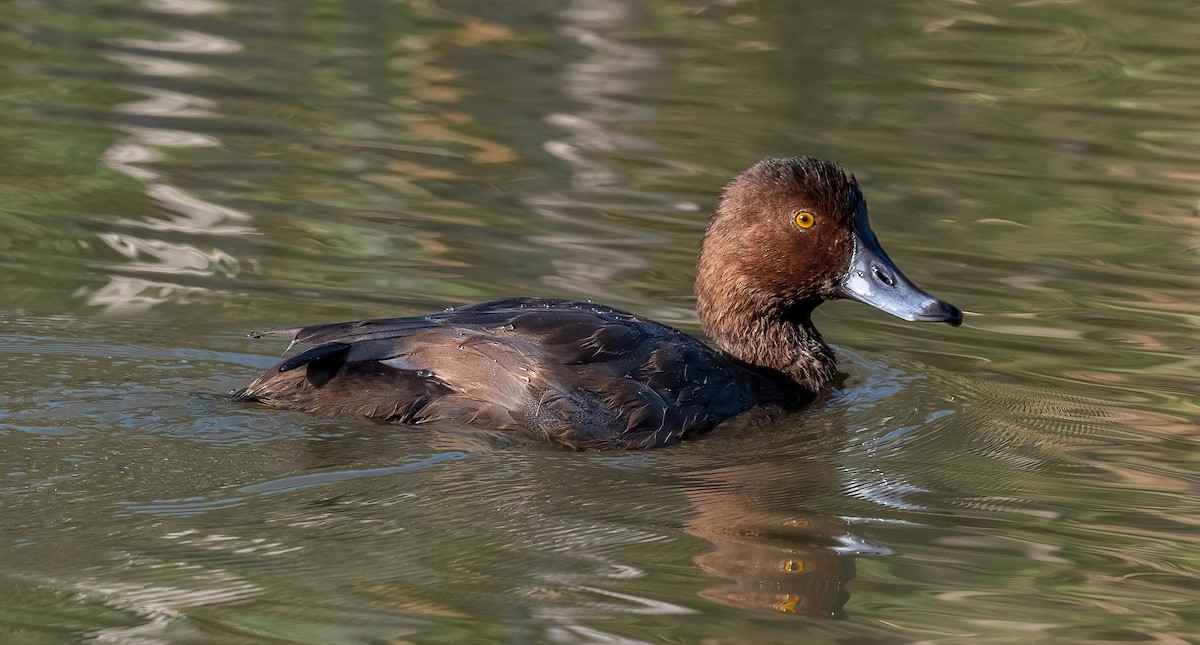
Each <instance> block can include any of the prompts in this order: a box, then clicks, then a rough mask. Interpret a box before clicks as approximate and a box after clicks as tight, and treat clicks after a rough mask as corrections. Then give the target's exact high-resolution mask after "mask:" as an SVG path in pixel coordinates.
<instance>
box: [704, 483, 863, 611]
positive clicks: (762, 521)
mask: <svg viewBox="0 0 1200 645" xmlns="http://www.w3.org/2000/svg"><path fill="white" fill-rule="evenodd" d="M698 508H699V510H700V512H701V515H700V517H698V518H696V519H694V520H693V521H691V522H689V527H688V532H689V533H691V534H693V535H696V536H698V537H702V538H704V539H705V540H707V541H708V542H710V543H712V545H713V550H712V551H711V552H709V553H705V554H703V555H700V556H697V558H696V564H698V565H699V566H700V568H702V569H704V570H705V571H707V572H709V573H712V574H714V575H717V576H719V577H721V578H724V579H726V580H728V581H729V582H728V583H726V584H721V585H717V586H713V587H710V588H708V589H706V590H704V591H702V592H700V595H702V596H704V597H705V598H708V599H709V600H714V601H716V602H719V603H722V604H726V605H733V606H735V607H746V608H749V609H760V610H762V609H766V610H775V611H781V612H784V613H790V614H800V615H803V616H812V617H820V616H839V615H841V614H842V609H843V606H844V605H845V604H846V601H847V600H849V599H850V594H849V593H848V592H847V591H846V583H848V582H850V580H851V579H853V578H854V555H855V554H856V553H858V552H859V551H861V550H862V549H863V548H864V545H866V543H865V542H863V541H862V540H861V539H860V538H858V537H856V536H855V535H854V533H853V528H852V527H851V525H850V523H849V522H847V521H846V520H844V519H842V518H840V517H835V516H830V515H819V514H815V513H812V514H803V515H794V516H791V517H786V518H782V517H775V516H773V515H770V514H766V513H763V514H760V515H751V514H749V513H742V515H743V517H740V518H738V521H737V523H736V524H732V525H729V524H725V525H714V524H713V520H714V519H716V518H715V517H712V516H711V509H707V508H705V507H704V506H698ZM722 519H725V520H728V519H729V518H722ZM866 547H867V548H871V547H869V545H866ZM872 550H874V551H876V552H880V553H886V552H887V551H886V550H884V549H880V548H878V547H874V548H873V549H872Z"/></svg>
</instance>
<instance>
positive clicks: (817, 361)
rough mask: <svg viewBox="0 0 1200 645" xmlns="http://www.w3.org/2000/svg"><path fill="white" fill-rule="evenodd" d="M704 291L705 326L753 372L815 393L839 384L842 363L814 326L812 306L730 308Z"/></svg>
mask: <svg viewBox="0 0 1200 645" xmlns="http://www.w3.org/2000/svg"><path fill="white" fill-rule="evenodd" d="M700 287H701V285H699V284H698V285H697V303H696V311H697V313H698V314H699V315H700V322H701V324H702V325H703V326H704V332H705V333H706V334H708V336H709V338H711V339H712V340H713V341H714V342H715V343H716V344H717V346H719V347H720V348H721V349H722V350H724V351H725V353H727V354H729V355H730V356H732V357H733V358H735V359H737V360H739V361H741V362H743V363H746V364H748V365H750V366H751V367H755V368H760V369H765V370H768V371H771V372H776V373H781V374H783V375H784V376H786V377H787V378H788V379H789V380H791V381H793V382H794V383H795V384H796V385H797V386H799V387H800V388H801V389H803V390H805V391H807V392H810V393H815V392H818V391H820V390H821V389H822V388H824V387H825V386H826V385H828V384H829V383H831V382H832V381H833V379H834V377H835V376H836V375H837V359H836V358H835V357H834V354H833V350H832V349H831V348H830V347H829V345H826V344H825V341H823V340H822V339H821V334H820V332H818V331H817V328H816V327H814V326H813V324H812V318H811V315H812V307H797V306H791V307H788V306H786V304H784V303H779V302H772V299H771V298H765V297H764V298H754V297H749V298H743V299H742V300H740V301H739V302H738V303H737V304H729V302H728V300H727V299H723V298H717V297H714V296H715V295H716V294H714V293H712V291H710V290H705V289H702V288H700ZM742 295H743V296H745V295H746V294H742Z"/></svg>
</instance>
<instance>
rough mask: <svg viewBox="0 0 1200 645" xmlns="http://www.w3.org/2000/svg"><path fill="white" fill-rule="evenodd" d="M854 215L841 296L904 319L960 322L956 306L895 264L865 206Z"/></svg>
mask: <svg viewBox="0 0 1200 645" xmlns="http://www.w3.org/2000/svg"><path fill="white" fill-rule="evenodd" d="M855 219H856V220H858V221H857V222H856V223H857V224H858V226H857V229H858V230H857V231H856V232H855V236H854V257H853V259H852V260H851V262H850V270H849V271H847V272H846V277H844V278H842V281H841V284H840V285H839V287H838V294H839V295H840V296H842V297H843V298H849V299H851V300H857V301H859V302H864V303H866V304H868V305H871V306H872V307H875V308H876V309H882V310H883V311H886V312H888V313H889V314H892V315H893V316H896V317H898V318H903V319H904V320H911V321H920V322H945V323H950V324H951V325H954V326H955V327H957V326H959V325H961V324H962V312H961V311H959V309H958V307H955V306H954V305H952V304H950V303H948V302H946V301H944V300H939V299H937V298H935V297H933V296H931V295H929V294H928V293H926V292H925V291H924V290H923V289H921V288H920V287H918V286H917V285H915V284H913V283H912V281H911V280H909V279H908V278H907V277H905V275H904V274H903V273H901V272H900V269H898V268H896V264H895V263H894V262H892V259H891V258H889V257H888V256H887V253H885V252H884V251H883V247H882V246H880V245H879V240H878V239H876V237H875V233H874V232H872V231H871V228H870V226H869V225H868V224H867V218H866V209H865V208H860V209H859V213H858V215H857V216H856V217H855Z"/></svg>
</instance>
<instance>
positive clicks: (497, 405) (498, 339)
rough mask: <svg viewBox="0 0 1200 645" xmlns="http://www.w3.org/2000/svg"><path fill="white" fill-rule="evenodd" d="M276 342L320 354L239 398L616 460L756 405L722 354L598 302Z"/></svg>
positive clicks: (447, 315) (476, 308)
mask: <svg viewBox="0 0 1200 645" xmlns="http://www.w3.org/2000/svg"><path fill="white" fill-rule="evenodd" d="M268 333H270V334H273V335H282V336H285V337H289V338H292V339H293V341H294V342H301V343H304V344H306V345H311V346H312V347H311V348H310V349H307V350H306V351H304V352H301V353H300V354H297V355H295V356H293V357H291V358H289V359H286V360H284V361H282V362H281V363H279V364H278V365H277V366H276V367H275V368H273V369H272V370H270V371H268V372H267V374H264V375H263V376H262V377H260V378H259V379H258V380H256V381H255V382H254V383H251V384H250V385H249V386H248V387H247V388H246V389H244V390H242V391H241V392H238V393H236V394H235V395H234V398H236V399H239V400H256V401H260V402H263V403H267V404H269V405H275V406H277V407H286V408H292V409H302V410H309V411H316V412H324V413H352V414H364V415H367V416H373V417H381V418H385V419H388V420H393V421H403V422H417V423H419V422H422V421H429V420H434V419H453V420H457V421H461V422H466V423H477V424H482V425H487V426H491V427H498V428H505V429H517V428H524V429H528V430H530V431H532V432H533V433H535V434H536V435H538V436H540V437H542V438H545V439H550V440H554V441H558V442H561V443H565V444H567V445H571V446H588V445H597V446H606V447H648V446H652V445H661V444H663V443H667V442H669V441H672V440H675V439H678V438H679V437H680V436H682V435H684V434H685V433H688V432H693V431H702V430H706V429H708V428H710V427H711V426H713V425H715V424H716V423H717V422H719V421H721V420H723V419H725V418H727V417H729V416H732V415H734V414H737V413H738V412H741V411H743V410H745V409H747V408H748V407H750V405H751V404H752V403H753V401H754V400H755V399H754V397H753V393H752V392H751V391H750V388H751V387H752V383H753V377H751V376H750V375H749V372H747V371H746V370H743V369H742V368H740V367H738V366H737V365H734V364H732V363H731V362H730V361H729V359H727V358H726V357H724V355H722V354H720V353H719V352H716V351H714V350H712V349H711V348H709V347H707V346H706V345H704V344H703V343H700V342H699V341H697V340H695V339H693V338H691V337H689V336H687V335H685V334H683V333H681V332H679V331H676V330H674V329H672V328H670V327H667V326H665V325H661V324H658V323H655V322H652V321H647V320H643V319H641V318H638V317H637V316H634V315H632V314H629V313H626V312H623V311H620V310H616V309H612V308H609V307H602V306H598V305H593V304H590V303H581V302H573V301H563V300H542V299H535V298H520V299H505V300H493V301H489V302H483V303H479V304H475V305H468V306H466V307H460V308H457V309H450V310H447V311H444V312H440V313H436V314H430V315H428V316H423V317H419V318H393V319H382V320H365V321H360V322H352V323H336V324H329V325H314V326H311V327H301V328H294V329H280V330H272V331H271V332H268ZM301 368H304V369H301Z"/></svg>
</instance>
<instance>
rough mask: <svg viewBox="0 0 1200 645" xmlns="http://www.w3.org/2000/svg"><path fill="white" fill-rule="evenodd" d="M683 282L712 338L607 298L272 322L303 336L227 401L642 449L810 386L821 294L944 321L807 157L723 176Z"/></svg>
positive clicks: (829, 360)
mask: <svg viewBox="0 0 1200 645" xmlns="http://www.w3.org/2000/svg"><path fill="white" fill-rule="evenodd" d="M696 295H697V311H698V313H699V315H700V320H701V323H702V324H703V325H704V329H705V331H706V332H707V333H708V335H709V336H710V337H712V339H713V340H714V341H715V342H716V344H717V345H718V346H719V347H720V350H717V349H713V348H710V347H708V346H707V345H705V344H703V343H701V342H700V341H698V340H696V339H694V338H691V337H690V336H687V335H685V334H683V333H682V332H679V331H676V330H675V329H672V328H670V327H667V326H665V325H662V324H659V323H656V322H653V321H650V320H646V319H643V318H641V317H638V316H635V315H632V314H629V313H626V312H623V311H619V310H616V309H612V308H609V307H604V306H599V305H594V304H591V303H586V302H571V301H564V300H544V299H538V298H510V299H504V300H493V301H489V302H483V303H479V304H474V305H467V306H464V307H458V308H456V309H449V310H446V311H444V312H441V313H437V314H430V315H428V316H423V317H416V318H392V319H384V320H367V321H359V322H349V323H335V324H328V325H315V326H311V327H300V328H290V329H279V330H273V332H270V333H275V334H279V335H284V336H287V337H290V338H292V339H294V340H295V341H300V342H302V343H306V344H309V345H314V347H312V348H310V349H308V350H307V351H305V352H303V353H301V354H298V355H296V356H294V357H292V358H289V359H287V360H284V361H283V362H281V363H280V364H279V365H277V366H276V367H274V368H272V369H271V370H270V371H268V372H267V373H266V374H264V375H263V376H261V377H259V378H258V380H256V381H254V382H253V383H251V384H250V385H249V386H247V387H246V388H245V389H243V390H241V391H238V392H235V393H234V394H233V398H234V400H238V401H258V402H261V403H264V404H267V405H270V406H273V407H279V408H288V409H298V410H306V411H312V412H319V413H329V414H339V413H351V414H361V415H366V416H370V417H377V418H382V419H386V420H388V421H396V422H406V423H422V422H429V421H438V420H446V421H460V422H466V423H472V424H478V425H483V426H487V427H493V428H500V429H513V430H525V431H528V432H531V433H532V434H534V435H535V436H538V437H540V438H544V439H547V440H550V441H556V442H560V443H562V444H565V445H568V446H572V447H603V448H608V447H624V448H642V447H650V446H657V445H662V444H665V443H669V442H672V441H676V440H678V439H680V438H683V437H687V436H691V435H695V434H698V433H701V432H704V431H706V430H708V429H710V428H712V427H713V426H715V425H716V424H717V423H720V422H721V421H724V420H725V419H728V418H730V417H732V416H734V415H737V414H739V413H741V412H744V411H746V410H748V409H751V408H754V407H757V406H763V405H784V406H795V405H801V404H803V403H806V402H807V401H809V400H811V399H812V398H813V396H814V394H815V393H817V392H818V391H820V390H821V389H822V388H824V387H825V386H826V385H828V384H829V383H830V381H831V380H832V379H833V378H834V376H835V374H836V365H835V359H834V355H833V351H832V350H831V349H830V348H829V346H828V345H826V344H825V343H824V341H823V340H822V339H821V335H820V334H819V333H818V332H817V330H816V328H815V327H814V326H813V324H812V320H811V314H812V311H813V309H815V308H816V307H817V306H818V305H820V304H821V303H822V302H824V301H826V300H831V299H835V298H852V299H855V300H859V301H862V302H865V303H867V304H870V305H873V306H875V307H878V308H880V309H882V310H884V311H886V312H888V313H891V314H893V315H896V316H899V317H901V318H904V319H906V320H919V321H938V322H949V323H951V324H954V325H957V324H959V323H960V322H961V321H962V313H961V312H960V311H959V310H958V309H957V308H955V307H954V306H953V305H950V304H949V303H946V302H943V301H941V300H938V299H937V298H934V297H933V296H931V295H929V294H927V293H925V292H924V291H922V290H921V289H920V288H918V287H917V286H916V285H914V284H913V283H912V282H910V281H909V280H908V279H907V278H905V277H904V275H903V274H902V273H901V272H900V270H899V269H898V268H896V266H895V264H893V263H892V261H891V260H890V259H889V258H888V257H887V254H886V253H884V251H883V248H882V247H881V246H880V245H879V242H878V240H876V238H875V234H874V233H873V232H872V231H871V228H870V226H869V224H868V221H867V206H866V201H865V200H864V199H863V196H862V193H861V192H860V190H859V187H858V183H857V182H856V181H855V180H854V178H853V177H851V176H848V175H847V174H846V173H845V172H844V171H843V170H842V169H841V168H840V167H838V166H837V165H835V164H832V163H828V162H824V161H820V160H817V159H812V158H809V157H798V158H790V159H767V160H765V161H761V162H759V163H758V164H756V165H754V166H753V167H751V168H750V169H749V170H747V171H746V172H744V173H742V174H741V175H739V176H738V177H737V178H736V179H734V180H733V181H732V182H731V183H730V184H729V185H728V186H726V188H725V191H724V192H723V194H722V196H721V200H720V203H719V204H718V206H717V209H716V212H715V213H714V215H713V217H712V220H711V222H710V223H709V227H708V231H707V233H706V234H705V236H704V242H703V245H702V247H701V250H700V260H699V267H698V274H697V276H696Z"/></svg>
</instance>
